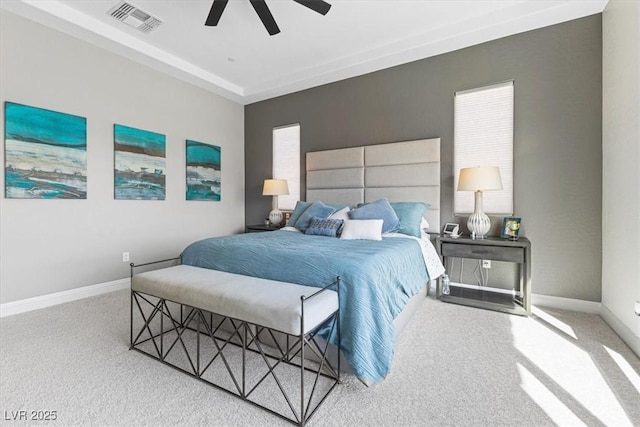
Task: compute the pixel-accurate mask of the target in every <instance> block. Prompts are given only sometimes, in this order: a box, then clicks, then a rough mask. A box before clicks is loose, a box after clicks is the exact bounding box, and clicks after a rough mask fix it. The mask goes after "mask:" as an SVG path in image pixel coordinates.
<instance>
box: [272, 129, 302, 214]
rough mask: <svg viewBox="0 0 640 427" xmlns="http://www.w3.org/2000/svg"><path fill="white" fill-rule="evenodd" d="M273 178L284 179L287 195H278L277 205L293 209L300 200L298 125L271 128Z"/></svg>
mask: <svg viewBox="0 0 640 427" xmlns="http://www.w3.org/2000/svg"><path fill="white" fill-rule="evenodd" d="M272 172H273V179H286V180H287V184H289V195H287V196H278V207H279V208H280V209H284V210H293V209H294V208H295V207H296V202H297V201H298V200H300V125H299V124H294V125H288V126H282V127H278V128H274V129H273V171H272Z"/></svg>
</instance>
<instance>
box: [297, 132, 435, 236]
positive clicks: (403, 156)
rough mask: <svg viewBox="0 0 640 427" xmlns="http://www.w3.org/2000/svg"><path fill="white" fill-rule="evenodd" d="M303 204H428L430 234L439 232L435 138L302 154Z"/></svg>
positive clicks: (427, 216)
mask: <svg viewBox="0 0 640 427" xmlns="http://www.w3.org/2000/svg"><path fill="white" fill-rule="evenodd" d="M306 163H307V195H306V200H307V201H316V200H321V201H323V202H326V203H345V204H355V203H367V202H372V201H374V200H377V199H380V198H382V197H386V198H387V199H388V200H389V201H390V202H427V203H429V204H430V205H431V209H429V211H428V212H427V214H426V215H425V218H426V219H427V221H428V222H429V232H432V233H438V232H439V231H440V138H432V139H421V140H416V141H406V142H394V143H390V144H378V145H365V146H362V147H353V148H341V149H337V150H326V151H315V152H309V153H307V162H306Z"/></svg>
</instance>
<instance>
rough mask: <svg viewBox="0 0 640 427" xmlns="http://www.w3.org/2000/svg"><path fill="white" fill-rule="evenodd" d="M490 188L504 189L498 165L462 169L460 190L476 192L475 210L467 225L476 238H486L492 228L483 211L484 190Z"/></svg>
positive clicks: (459, 178) (459, 182) (459, 179)
mask: <svg viewBox="0 0 640 427" xmlns="http://www.w3.org/2000/svg"><path fill="white" fill-rule="evenodd" d="M489 190H502V179H501V178H500V169H499V168H498V167H497V166H478V167H475V168H462V169H460V175H459V176H458V191H474V192H475V206H474V211H473V213H472V214H471V215H470V216H469V220H468V221H467V227H469V231H470V232H471V236H472V237H473V238H476V239H484V238H485V237H486V235H487V233H488V232H489V230H490V229H491V220H490V219H489V217H488V216H487V214H485V213H484V212H483V211H482V192H483V191H489Z"/></svg>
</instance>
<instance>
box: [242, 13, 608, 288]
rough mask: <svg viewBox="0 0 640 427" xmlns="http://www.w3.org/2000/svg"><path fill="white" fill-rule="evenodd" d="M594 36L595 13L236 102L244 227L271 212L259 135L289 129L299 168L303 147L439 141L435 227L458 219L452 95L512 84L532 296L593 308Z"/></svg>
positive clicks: (598, 44) (597, 264)
mask: <svg viewBox="0 0 640 427" xmlns="http://www.w3.org/2000/svg"><path fill="white" fill-rule="evenodd" d="M601 30H602V17H601V15H600V14H598V15H594V16H590V17H586V18H582V19H578V20H574V21H570V22H566V23H562V24H558V25H555V26H551V27H547V28H543V29H539V30H534V31H529V32H526V33H522V34H518V35H514V36H510V37H506V38H502V39H499V40H495V41H492V42H488V43H484V44H481V45H477V46H473V47H469V48H465V49H461V50H458V51H455V52H451V53H447V54H443V55H439V56H435V57H432V58H427V59H424V60H420V61H416V62H412V63H408V64H404V65H400V66H396V67H393V68H389V69H386V70H381V71H378V72H374V73H370V74H366V75H363V76H359V77H355V78H351V79H347V80H343V81H339V82H335V83H331V84H327V85H324V86H320V87H316V88H312V89H308V90H305V91H301V92H297V93H293V94H290V95H286V96H282V97H278V98H274V99H270V100H266V101H262V102H258V103H255V104H251V105H247V106H245V185H246V190H245V209H246V211H245V216H246V221H247V223H248V224H252V223H255V224H258V223H261V222H262V221H263V220H264V218H265V216H266V215H267V214H268V212H269V210H270V209H271V207H270V203H271V198H270V197H264V196H262V195H261V189H262V182H263V180H264V179H265V178H270V177H271V151H272V146H271V139H272V137H271V132H272V129H273V128H274V127H277V126H282V125H286V124H290V123H300V139H301V159H300V162H301V170H302V171H304V170H305V168H304V156H305V153H306V152H308V151H316V150H326V149H333V148H342V147H353V146H359V145H369V144H380V143H386V142H396V141H406V140H413V139H423V138H433V137H439V138H441V150H442V153H441V161H442V169H441V178H442V192H441V201H440V205H441V209H442V215H441V223H443V224H444V223H445V222H448V221H452V220H453V221H455V222H459V223H462V224H464V223H466V218H454V217H453V213H452V209H453V191H454V189H453V170H452V168H453V165H452V156H453V94H454V92H456V91H460V90H465V89H471V88H475V87H480V86H484V85H488V84H492V83H497V82H502V81H505V80H514V81H515V135H514V138H515V142H514V167H515V172H514V173H515V176H514V181H515V194H514V206H515V215H517V216H521V217H522V222H523V229H522V233H523V234H524V235H526V236H527V237H528V238H529V239H530V240H531V242H532V255H533V256H532V290H533V292H534V293H536V294H543V295H550V296H559V297H566V298H575V299H582V300H588V301H600V299H601V267H602V258H601V257H602V225H601V224H602V214H601V200H602V62H601V61H602V31H601ZM302 184H303V188H304V176H303V177H302ZM499 222H500V223H501V218H495V219H494V224H495V226H494V230H493V231H494V233H497V232H498V230H497V228H498V227H497V224H498V223H499Z"/></svg>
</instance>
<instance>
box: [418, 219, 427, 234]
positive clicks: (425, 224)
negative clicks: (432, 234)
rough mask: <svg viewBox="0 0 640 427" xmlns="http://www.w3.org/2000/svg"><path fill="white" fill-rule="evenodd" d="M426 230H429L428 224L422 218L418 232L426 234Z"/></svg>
mask: <svg viewBox="0 0 640 427" xmlns="http://www.w3.org/2000/svg"><path fill="white" fill-rule="evenodd" d="M428 229H429V223H428V222H427V220H426V219H424V217H422V220H421V221H420V230H422V231H424V232H425V233H426V232H427V230H428Z"/></svg>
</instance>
